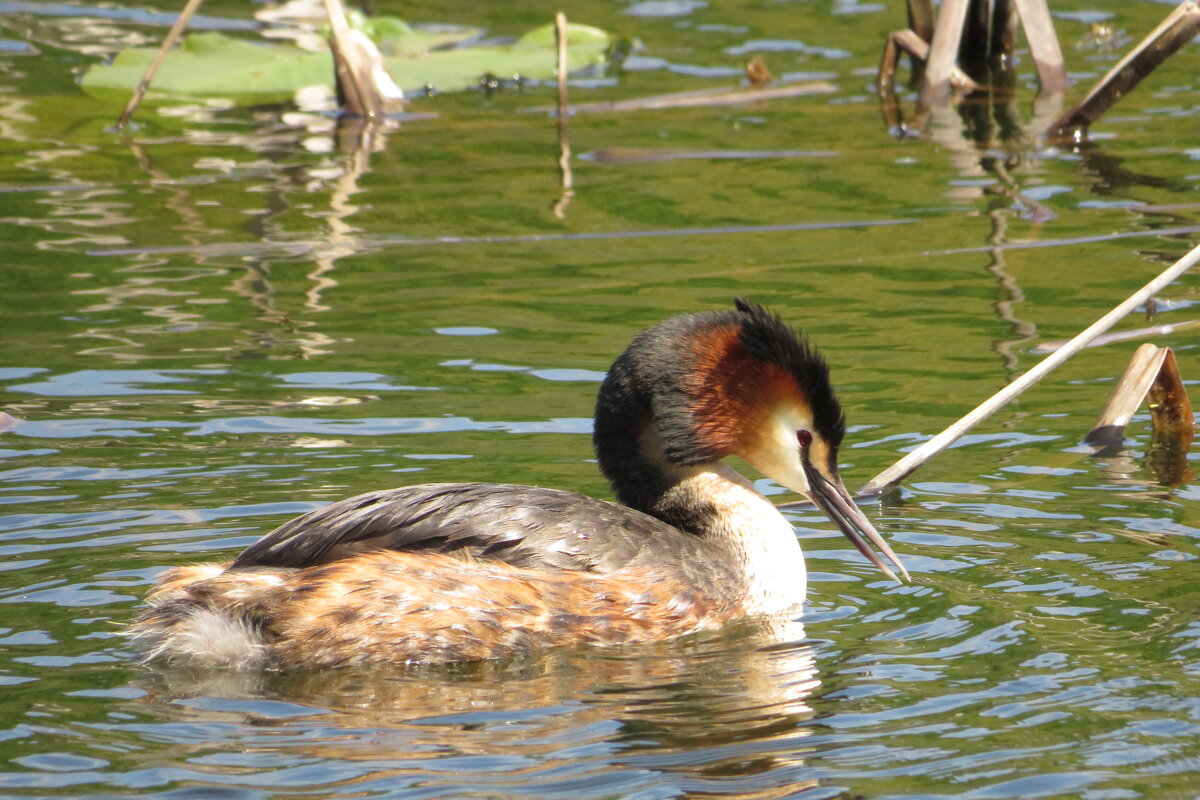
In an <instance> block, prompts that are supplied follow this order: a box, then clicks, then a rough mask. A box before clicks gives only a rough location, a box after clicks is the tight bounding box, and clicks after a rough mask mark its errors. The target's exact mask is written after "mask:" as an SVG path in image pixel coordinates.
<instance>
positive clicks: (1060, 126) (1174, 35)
mask: <svg viewBox="0 0 1200 800" xmlns="http://www.w3.org/2000/svg"><path fill="white" fill-rule="evenodd" d="M1197 30H1200V3H1197V0H1184V2H1182V3H1180V4H1179V6H1178V7H1177V8H1176V9H1175V10H1174V11H1172V12H1171V13H1170V14H1168V15H1167V18H1166V19H1164V20H1163V21H1162V23H1161V24H1159V26H1158V27H1157V28H1155V29H1154V30H1153V31H1151V32H1150V35H1149V36H1147V37H1146V38H1145V39H1143V40H1142V41H1141V42H1139V43H1138V46H1137V47H1135V48H1134V49H1133V50H1131V51H1130V52H1129V54H1128V55H1127V56H1125V57H1124V58H1122V59H1121V60H1120V61H1119V62H1117V65H1116V66H1115V67H1113V68H1112V69H1110V70H1109V71H1108V74H1106V75H1105V76H1104V77H1103V78H1101V79H1100V80H1099V81H1097V83H1096V85H1095V86H1093V87H1092V88H1091V90H1090V91H1088V93H1087V94H1086V95H1085V96H1084V98H1083V99H1082V100H1080V101H1079V103H1078V104H1077V105H1076V106H1075V107H1074V108H1072V109H1071V110H1070V111H1068V112H1067V113H1065V114H1063V115H1062V116H1061V117H1059V118H1058V119H1057V120H1056V121H1055V122H1054V124H1052V125H1051V126H1050V127H1049V128H1048V129H1047V130H1046V135H1047V136H1050V137H1052V138H1065V137H1071V138H1075V139H1079V138H1081V137H1082V136H1083V135H1084V134H1085V133H1086V132H1087V129H1088V128H1089V127H1091V125H1092V123H1093V122H1095V121H1096V120H1097V119H1099V118H1100V116H1101V115H1102V114H1104V112H1105V111H1107V110H1108V109H1109V108H1111V107H1112V106H1113V104H1115V103H1116V102H1117V101H1118V100H1120V99H1121V98H1122V97H1124V96H1125V95H1127V94H1129V93H1130V92H1131V91H1133V88H1134V87H1135V86H1137V85H1138V83H1140V82H1141V80H1142V78H1145V77H1146V76H1147V75H1149V74H1150V73H1151V72H1153V71H1154V70H1155V69H1156V68H1157V67H1158V66H1159V65H1160V64H1162V62H1164V61H1166V60H1167V57H1168V56H1170V55H1171V54H1172V53H1174V52H1175V51H1176V50H1178V49H1179V48H1181V47H1183V46H1184V45H1185V44H1187V43H1188V42H1190V41H1192V39H1194V38H1195V36H1196V31H1197Z"/></svg>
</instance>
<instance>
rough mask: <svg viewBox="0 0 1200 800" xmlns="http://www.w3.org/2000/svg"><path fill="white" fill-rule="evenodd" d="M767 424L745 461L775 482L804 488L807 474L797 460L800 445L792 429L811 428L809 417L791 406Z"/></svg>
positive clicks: (793, 487) (806, 485) (798, 490)
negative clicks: (757, 445)
mask: <svg viewBox="0 0 1200 800" xmlns="http://www.w3.org/2000/svg"><path fill="white" fill-rule="evenodd" d="M768 424H769V425H770V426H771V427H770V430H769V431H767V435H766V436H764V437H763V438H762V440H761V441H762V446H761V448H760V449H759V451H758V452H756V453H753V454H748V456H747V459H746V460H747V461H749V462H750V463H751V464H753V465H754V467H755V468H756V469H757V470H758V471H759V472H761V473H762V474H764V475H766V476H767V477H768V478H770V479H771V480H773V481H775V482H776V483H778V484H780V485H782V486H786V487H787V488H789V489H791V490H792V491H795V492H802V493H806V492H807V491H808V478H807V477H806V476H805V474H804V466H803V465H802V464H801V463H800V446H799V444H798V442H797V441H796V432H797V431H801V430H812V420H811V419H809V418H808V417H806V416H803V415H801V414H800V413H799V412H797V411H795V410H791V409H788V410H785V411H781V412H779V413H778V414H775V415H774V416H773V417H772V418H771V420H770V422H769V423H768Z"/></svg>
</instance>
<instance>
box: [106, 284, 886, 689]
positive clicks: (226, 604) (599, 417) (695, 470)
mask: <svg viewBox="0 0 1200 800" xmlns="http://www.w3.org/2000/svg"><path fill="white" fill-rule="evenodd" d="M844 433H845V421H844V418H843V415H842V412H841V407H840V405H839V404H838V401H837V398H836V396H835V395H834V393H833V389H832V386H831V385H830V381H829V371H828V368H827V367H826V365H825V362H824V361H823V360H822V359H821V358H820V356H819V355H817V353H816V352H815V351H814V350H813V349H812V348H811V347H810V346H809V345H808V343H807V341H806V340H805V339H803V338H802V337H800V336H799V335H798V334H796V333H795V332H794V331H793V330H792V329H791V328H789V327H787V326H786V325H785V324H784V323H783V322H782V321H781V320H780V319H779V318H778V317H777V316H774V315H772V314H770V313H768V312H767V311H766V310H764V309H763V308H762V307H761V306H758V305H756V304H754V303H750V302H747V301H745V300H740V299H739V300H738V301H737V303H736V311H730V312H706V313H699V314H685V315H681V316H677V317H672V318H671V319H668V320H666V321H665V322H662V323H660V324H658V325H656V326H654V327H652V328H649V329H648V330H646V331H644V332H642V333H641V334H639V335H638V336H637V337H636V338H635V339H634V340H633V342H632V343H631V344H630V345H629V347H628V348H627V349H626V350H625V352H624V353H623V354H622V355H621V356H620V357H618V358H617V360H616V362H615V363H614V364H613V366H612V369H611V370H610V371H609V373H608V375H607V376H606V378H605V380H604V382H603V383H602V384H601V388H600V392H599V396H598V399H597V405H596V416H595V432H594V442H595V447H596V455H597V460H598V462H599V464H600V468H601V470H602V471H603V472H604V474H605V475H606V476H607V477H608V479H609V481H610V482H611V483H612V485H613V488H614V490H615V492H616V494H617V497H618V499H619V500H620V502H621V503H623V505H619V504H616V503H610V502H607V501H603V500H597V499H595V498H591V497H586V496H584V495H580V494H576V493H574V492H566V491H561V490H556V489H545V488H539V487H531V486H516V485H508V484H480V483H466V484H423V485H419V486H408V487H402V488H399V489H391V490H385V491H378V492H370V493H367V494H363V495H359V496H357V497H352V498H349V499H347V500H342V501H340V502H337V503H334V504H332V505H329V506H326V507H325V508H321V509H318V510H316V511H313V512H310V513H308V514H305V515H303V516H300V517H298V518H296V519H294V520H291V521H290V522H287V523H285V524H283V525H282V526H280V527H279V528H277V529H276V530H274V531H273V532H271V533H269V534H267V535H266V536H264V537H263V538H261V539H259V540H258V541H257V542H255V543H254V544H252V545H250V546H249V547H247V548H246V549H245V550H244V551H243V552H242V553H241V554H239V555H238V556H237V558H235V559H234V561H233V562H232V563H229V564H206V565H199V566H191V567H177V568H175V569H171V570H168V571H166V572H165V573H164V574H163V575H162V576H160V577H159V579H158V582H157V585H156V587H155V589H154V590H153V591H152V592H151V594H150V596H149V597H148V598H147V603H148V607H147V609H146V610H145V611H144V612H143V613H142V614H141V615H140V616H139V618H138V619H137V620H136V621H135V622H134V623H133V624H132V625H131V626H130V628H129V631H128V632H129V634H130V635H131V636H132V638H133V640H134V642H135V643H136V644H137V645H138V647H139V648H140V649H141V650H142V652H143V653H144V654H145V656H146V657H147V658H148V659H161V660H165V661H169V662H175V663H182V664H188V665H196V666H232V667H241V668H261V667H268V668H286V667H298V666H299V667H322V666H335V665H343V664H372V663H374V664H378V663H406V662H407V663H415V662H422V663H429V662H446V661H461V660H475V659H481V658H493V657H501V656H506V655H511V654H515V653H520V652H524V651H528V650H531V649H534V648H538V647H544V646H548V645H557V644H565V643H571V642H576V643H579V642H583V643H597V644H614V643H620V642H631V641H649V640H655V639H665V638H670V637H674V636H679V635H683V634H686V633H690V632H693V631H697V630H703V629H706V628H713V627H716V626H719V625H720V624H722V623H724V622H725V621H728V620H730V619H732V618H735V617H739V616H745V615H748V614H778V613H782V612H789V611H793V610H794V609H795V608H796V607H797V606H798V605H799V604H800V603H801V602H802V601H803V599H804V594H805V590H806V577H805V568H804V560H803V555H802V553H801V551H800V546H799V543H798V542H797V540H796V536H795V532H794V530H793V529H792V527H791V524H790V523H789V522H788V521H787V520H786V519H785V518H784V517H783V515H782V514H780V513H779V511H778V510H776V509H775V507H774V505H773V504H772V503H771V502H770V501H769V500H767V498H766V497H764V496H763V495H762V494H761V493H759V492H758V491H757V490H756V489H755V487H754V485H753V484H752V483H750V482H749V481H748V480H746V479H745V478H743V477H742V476H741V475H739V474H738V473H737V472H736V471H735V470H733V469H732V468H731V467H729V466H728V465H726V464H724V463H723V462H722V459H723V458H725V457H726V456H729V455H738V456H741V457H742V458H744V459H745V460H746V461H748V462H749V463H750V464H751V465H752V466H754V467H755V468H756V469H758V470H760V471H761V472H762V473H763V474H765V475H767V476H768V477H770V478H772V479H773V480H775V481H776V482H778V483H780V484H781V485H783V486H786V487H788V488H790V489H792V490H794V491H797V492H800V493H802V494H804V495H805V496H807V497H809V498H810V499H812V500H813V501H814V502H815V503H816V504H817V506H818V507H819V508H821V510H822V511H824V512H825V513H826V514H827V515H828V516H829V517H830V518H831V519H832V520H833V521H834V522H835V523H836V524H837V525H838V527H839V528H840V529H841V530H842V532H843V533H844V534H845V535H846V536H847V538H849V539H850V540H851V541H852V542H853V543H854V545H855V546H856V547H857V548H858V549H859V550H860V551H861V552H862V553H863V554H864V555H865V556H866V557H867V558H868V559H869V560H870V561H871V562H872V563H873V564H875V565H876V566H877V567H879V568H880V569H881V570H882V571H883V572H884V573H885V574H886V575H888V576H889V577H891V578H893V579H896V575H895V573H894V572H892V570H891V569H890V568H889V567H888V566H887V565H886V564H885V563H884V561H883V560H882V559H881V558H880V557H879V555H877V554H876V552H875V550H873V549H872V545H874V547H876V548H878V550H879V551H881V552H882V553H883V554H884V555H886V556H887V557H888V558H889V559H890V560H891V561H892V563H893V564H895V565H896V567H897V568H898V569H899V570H900V571H901V573H902V574H904V576H905V577H908V573H907V570H905V569H904V566H903V564H901V562H900V560H899V558H898V557H897V556H896V555H895V553H893V552H892V550H891V548H890V547H888V545H887V543H886V542H884V541H883V539H882V538H881V537H880V536H879V534H878V532H876V530H875V528H874V527H873V526H872V525H871V523H870V521H869V520H868V519H867V518H866V516H865V515H864V514H863V513H862V512H861V511H860V510H859V509H858V508H857V506H855V505H854V502H853V501H852V499H851V497H850V495H849V493H848V492H847V491H846V489H845V486H844V484H843V483H842V481H841V479H840V478H839V477H838V473H837V449H838V446H839V444H840V443H841V440H842V437H843V435H844Z"/></svg>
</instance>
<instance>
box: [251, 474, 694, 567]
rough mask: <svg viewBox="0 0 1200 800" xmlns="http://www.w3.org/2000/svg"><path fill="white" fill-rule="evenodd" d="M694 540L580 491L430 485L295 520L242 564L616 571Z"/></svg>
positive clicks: (327, 508)
mask: <svg viewBox="0 0 1200 800" xmlns="http://www.w3.org/2000/svg"><path fill="white" fill-rule="evenodd" d="M681 538H682V542H680V541H678V540H680V539H681ZM692 539H693V537H691V536H689V535H687V534H683V533H681V532H680V531H678V530H677V529H675V528H673V527H671V526H670V525H667V524H666V523H665V522H662V521H660V520H657V519H655V518H654V517H651V516H649V515H647V514H643V513H641V512H639V511H634V510H633V509H629V508H626V507H624V506H620V505H617V504H615V503H609V502H606V501H604V500H597V499H596V498H593V497H587V496H586V495H581V494H576V493H574V492H566V491H561V490H558V489H543V488H539V487H534V486H518V485H513V484H497V483H430V484H422V485H418V486H405V487H402V488H399V489H388V490H384V491H377V492H368V493H367V494H361V495H358V496H357V497H351V498H349V499H346V500H341V501H339V502H337V503H334V504H332V505H329V506H325V507H324V508H319V509H317V510H315V511H311V512H309V513H307V514H304V515H302V516H299V517H297V518H295V519H293V520H291V521H290V522H285V523H284V524H283V525H281V526H280V527H278V528H276V529H275V530H274V531H272V532H271V533H269V534H267V535H266V536H264V537H263V538H261V539H259V540H258V541H257V542H255V543H254V544H252V545H250V546H249V547H247V548H246V549H245V550H244V551H242V553H241V555H239V556H238V557H237V558H236V559H235V560H234V562H233V568H235V569H236V568H239V567H255V566H272V567H306V566H311V565H314V564H323V563H326V562H329V561H335V560H338V559H342V558H346V557H349V556H352V555H355V554H358V553H363V552H371V551H375V550H409V551H427V552H441V553H446V552H456V553H462V554H464V555H469V556H471V557H474V558H479V559H483V560H495V561H503V562H505V563H508V564H512V565H514V566H525V567H543V568H545V567H549V568H554V569H566V570H585V571H590V572H598V573H608V572H611V571H613V570H616V569H619V568H621V567H622V566H625V565H626V564H629V563H630V562H631V561H633V560H635V559H637V558H638V556H639V555H641V554H642V553H644V552H645V551H647V550H648V549H649V550H658V551H661V550H662V549H663V548H666V549H667V550H669V551H673V552H677V551H678V550H679V548H680V546H681V544H682V546H683V548H684V549H687V547H688V545H689V544H691V542H688V541H687V540H692ZM694 543H696V544H699V540H698V539H697V540H694Z"/></svg>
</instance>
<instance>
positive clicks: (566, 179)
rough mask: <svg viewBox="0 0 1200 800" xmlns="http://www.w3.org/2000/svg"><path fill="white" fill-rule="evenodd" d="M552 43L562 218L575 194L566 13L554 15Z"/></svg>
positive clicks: (556, 209) (557, 205) (559, 212)
mask: <svg viewBox="0 0 1200 800" xmlns="http://www.w3.org/2000/svg"><path fill="white" fill-rule="evenodd" d="M554 44H555V45H556V46H557V48H558V171H559V175H560V176H561V177H562V194H561V195H560V196H559V198H558V201H557V202H556V203H555V204H554V216H556V217H558V218H559V219H562V218H563V215H564V213H565V212H566V208H567V204H568V203H570V202H571V198H572V197H574V196H575V189H574V187H575V179H574V176H572V174H571V139H570V130H569V129H568V124H569V121H568V120H569V115H568V111H567V15H566V14H564V13H563V12H561V11H559V12H557V13H555V15H554Z"/></svg>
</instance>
